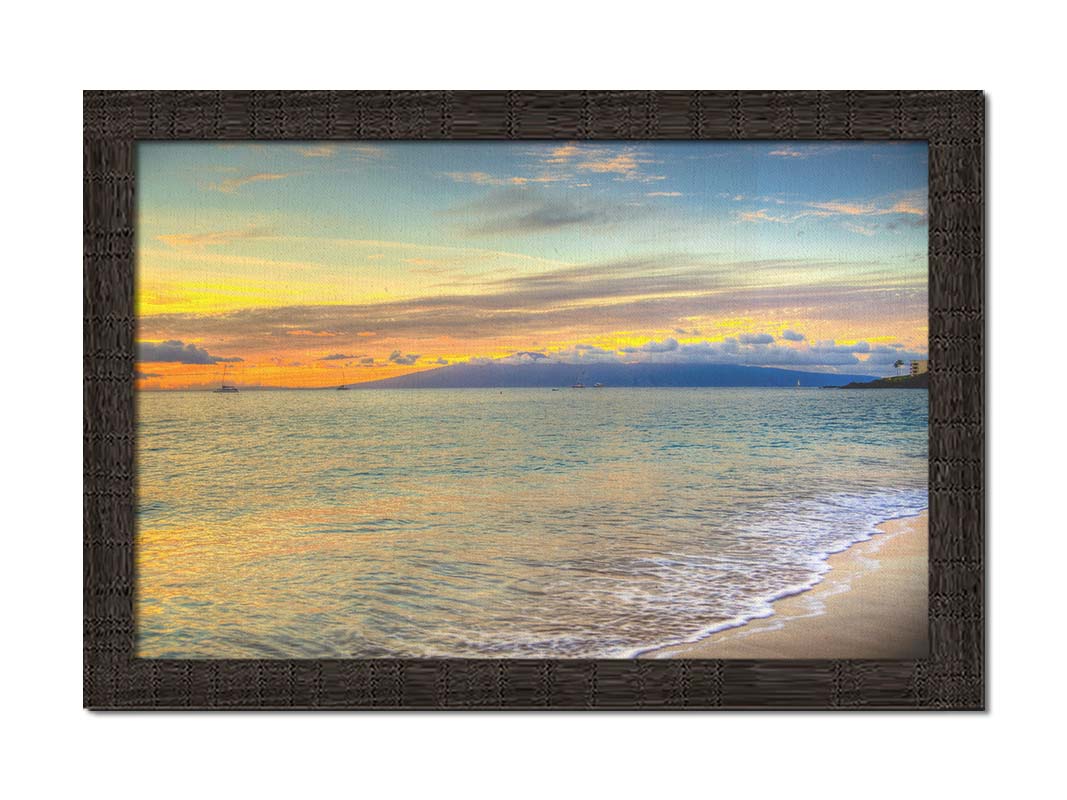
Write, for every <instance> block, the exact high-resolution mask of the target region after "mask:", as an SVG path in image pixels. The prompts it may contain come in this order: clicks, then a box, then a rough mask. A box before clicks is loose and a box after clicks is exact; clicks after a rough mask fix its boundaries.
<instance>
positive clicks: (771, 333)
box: [137, 142, 927, 389]
mask: <svg viewBox="0 0 1067 800" xmlns="http://www.w3.org/2000/svg"><path fill="white" fill-rule="evenodd" d="M137 170H138V220H137V222H138V224H137V307H138V314H139V331H138V339H139V346H138V365H137V371H138V372H137V374H138V385H139V387H140V388H143V389H179V388H200V387H207V386H209V385H217V384H218V381H219V379H220V377H221V375H222V371H223V368H224V365H225V364H229V366H230V368H229V374H228V378H227V381H228V382H233V383H236V384H237V385H238V386H241V387H252V386H308V387H313V386H331V385H337V384H340V383H342V382H346V383H357V382H362V381H367V380H377V379H381V378H386V377H391V376H394V375H400V374H405V373H408V372H411V371H414V370H424V369H432V368H436V367H439V366H443V365H446V364H455V363H461V362H465V361H471V360H478V359H500V358H506V359H508V360H509V361H516V362H521V361H526V360H534V359H537V360H543V359H542V356H544V357H545V358H549V359H556V360H560V361H567V362H574V363H583V362H588V361H592V360H618V361H627V362H634V361H659V362H663V361H668V362H671V361H677V362H686V363H692V362H708V363H731V364H750V365H756V366H781V367H789V368H794V369H808V370H812V371H824V372H825V371H841V372H849V373H857V372H859V373H863V374H872V375H874V374H879V375H887V374H893V372H894V369H893V366H892V364H893V362H894V361H895V360H897V359H898V358H902V359H904V360H905V361H906V360H908V359H910V358H919V357H925V354H926V341H927V323H926V316H927V300H926V276H927V257H926V254H927V215H926V175H927V159H926V145H925V143H884V144H872V143H827V142H819V143H799V142H763V143H756V142H659V143H650V142H640V143H591V142H579V143H573V142H572V143H567V142H507V143H504V142H500V143H496V142H494V143H459V142H396V143H386V142H375V143H338V144H327V143H322V142H307V143H276V144H262V143H249V144H232V145H231V144H219V143H189V144H179V143H170V142H166V143H163V142H160V143H143V144H141V145H139V148H138V164H137ZM342 375H343V378H342Z"/></svg>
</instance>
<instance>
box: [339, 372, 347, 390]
mask: <svg viewBox="0 0 1067 800" xmlns="http://www.w3.org/2000/svg"><path fill="white" fill-rule="evenodd" d="M337 391H339V392H347V391H348V386H347V385H345V371H344V370H341V385H340V386H338V387H337Z"/></svg>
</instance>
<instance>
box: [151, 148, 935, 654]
mask: <svg viewBox="0 0 1067 800" xmlns="http://www.w3.org/2000/svg"><path fill="white" fill-rule="evenodd" d="M926 176H927V154H926V145H925V143H901V142H893V143H888V142H887V143H874V142H869V143H861V142H848V143H846V142H841V143H834V142H818V143H803V142H655V143H653V142H625V143H624V142H562V141H552V142H548V141H546V142H531V141H526V142H479V143H473V142H472V143H462V142H373V143H371V142H349V143H341V142H329V143H327V142H297V143H293V142H279V143H238V144H221V143H206V142H205V143H172V142H165V143H164V142H160V143H142V144H140V145H139V147H138V156H137V189H138V195H137V209H138V211H137V225H136V227H137V255H136V261H137V273H136V300H137V313H138V357H137V366H136V374H135V379H136V385H137V388H138V390H139V391H138V396H137V415H138V428H137V453H136V470H137V540H136V548H135V552H136V604H135V615H136V641H137V654H138V655H139V656H141V657H147V658H195V659H214V658H378V657H461V658H590V657H600V658H633V657H647V658H677V657H688V658H704V657H707V658H790V659H795V658H914V657H918V656H921V655H923V654H925V652H926V648H927V641H926V628H927V555H926V554H927V533H926V509H927V391H926V385H927V377H928V374H927V369H928V361H927V205H926V203H927V177H926Z"/></svg>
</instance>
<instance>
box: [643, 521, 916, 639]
mask: <svg viewBox="0 0 1067 800" xmlns="http://www.w3.org/2000/svg"><path fill="white" fill-rule="evenodd" d="M878 530H879V531H880V533H879V534H878V535H876V536H874V537H873V538H871V539H870V540H868V541H866V542H860V543H859V544H856V545H854V546H852V547H850V548H849V549H848V550H845V551H843V552H841V553H835V554H834V555H832V556H830V558H829V565H830V571H829V572H828V573H826V576H825V577H824V579H823V580H822V582H821V583H819V584H818V585H816V586H815V587H814V588H813V589H811V590H810V591H807V592H802V593H801V594H797V595H793V596H791V597H785V598H782V599H781V600H779V601H777V602H775V603H774V604H773V605H774V614H773V615H772V616H770V617H766V618H764V619H759V620H754V621H752V622H750V623H748V624H747V625H743V626H741V627H738V628H731V629H729V630H725V631H721V632H719V633H715V634H712V635H711V636H709V637H708V638H706V639H702V640H700V641H699V642H695V643H692V644H684V645H676V646H671V647H664V648H660V649H658V650H654V651H650V652H648V653H646V654H645V655H644V656H643V657H644V658H793V659H803V658H920V657H922V656H924V655H926V652H927V591H928V584H927V544H928V536H927V514H926V512H925V511H924V512H923V513H922V514H920V515H918V516H916V517H908V518H904V519H897V520H891V521H889V522H885V523H883V524H882V525H879V526H878Z"/></svg>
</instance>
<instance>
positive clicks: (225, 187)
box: [208, 172, 292, 194]
mask: <svg viewBox="0 0 1067 800" xmlns="http://www.w3.org/2000/svg"><path fill="white" fill-rule="evenodd" d="M291 174H292V173H288V172H257V173H256V174H255V175H245V176H244V177H241V178H227V179H226V180H224V181H222V182H221V183H209V184H208V188H209V189H212V190H214V191H216V192H222V193H223V194H234V193H236V192H237V190H238V189H240V188H241V187H242V186H247V185H248V184H250V183H258V182H260V181H280V180H283V179H284V178H288V177H289V176H290V175H291Z"/></svg>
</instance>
